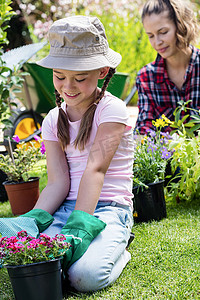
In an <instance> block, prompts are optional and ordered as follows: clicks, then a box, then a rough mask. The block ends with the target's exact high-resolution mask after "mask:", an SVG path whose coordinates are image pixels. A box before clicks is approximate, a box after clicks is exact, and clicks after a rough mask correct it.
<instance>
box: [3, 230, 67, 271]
mask: <svg viewBox="0 0 200 300" xmlns="http://www.w3.org/2000/svg"><path fill="white" fill-rule="evenodd" d="M65 240H66V238H65V236H64V235H56V236H55V237H53V238H51V237H49V236H47V235H46V234H40V236H39V237H38V238H34V237H32V236H28V234H27V232H26V231H25V230H22V231H20V232H18V234H17V237H14V236H12V237H2V238H0V264H1V265H4V266H5V265H13V266H17V265H26V264H32V263H37V262H42V261H48V260H51V259H55V258H58V257H60V256H62V255H64V254H65V252H66V251H67V250H68V249H69V247H70V245H69V243H67V242H65Z"/></svg>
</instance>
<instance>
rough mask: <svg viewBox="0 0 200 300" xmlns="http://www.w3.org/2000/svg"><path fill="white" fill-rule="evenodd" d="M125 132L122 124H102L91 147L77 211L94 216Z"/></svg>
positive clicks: (78, 198) (82, 179)
mask: <svg viewBox="0 0 200 300" xmlns="http://www.w3.org/2000/svg"><path fill="white" fill-rule="evenodd" d="M124 130H125V125H124V124H121V123H114V122H109V123H102V124H101V125H100V126H99V128H98V130H97V134H96V137H95V140H94V143H93V145H92V147H91V150H90V153H89V157H88V161H87V166H86V169H85V171H84V173H83V176H82V178H81V182H80V186H79V191H78V197H77V201H76V206H75V209H77V210H83V211H85V212H87V213H89V214H93V213H94V210H95V208H96V205H97V202H98V200H99V197H100V194H101V190H102V187H103V183H104V176H105V174H106V172H107V169H108V167H109V165H110V162H111V160H112V158H113V156H114V154H115V152H116V150H117V148H118V146H119V143H120V140H121V138H122V135H123V133H124Z"/></svg>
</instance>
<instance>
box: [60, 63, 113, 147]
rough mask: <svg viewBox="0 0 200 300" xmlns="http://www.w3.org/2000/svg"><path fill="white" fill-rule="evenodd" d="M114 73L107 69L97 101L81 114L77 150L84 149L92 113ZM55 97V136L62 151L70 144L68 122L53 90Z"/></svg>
mask: <svg viewBox="0 0 200 300" xmlns="http://www.w3.org/2000/svg"><path fill="white" fill-rule="evenodd" d="M115 71H116V70H115V69H113V68H110V69H109V71H108V74H107V76H106V78H105V80H104V83H103V86H102V88H101V91H100V93H99V95H98V96H97V99H96V100H95V101H94V102H93V103H92V104H91V105H90V106H89V107H88V109H87V110H86V112H85V113H84V114H83V117H82V119H81V124H80V128H79V132H78V134H77V137H76V139H75V141H74V145H75V147H78V149H79V150H83V149H84V147H85V145H86V143H87V141H88V139H89V137H90V134H91V129H92V123H93V118H94V113H95V111H96V108H97V105H98V103H99V101H100V100H101V99H102V98H103V96H104V94H105V91H106V89H107V87H108V84H109V82H110V80H111V78H112V77H113V75H114V73H115ZM55 95H56V105H57V106H58V108H59V114H58V122H57V136H58V139H59V141H60V144H61V147H62V149H63V151H64V149H65V147H66V146H67V145H69V143H70V135H69V121H68V117H67V114H66V113H65V112H64V110H63V109H62V108H61V103H62V99H61V97H60V94H59V93H58V91H57V90H55Z"/></svg>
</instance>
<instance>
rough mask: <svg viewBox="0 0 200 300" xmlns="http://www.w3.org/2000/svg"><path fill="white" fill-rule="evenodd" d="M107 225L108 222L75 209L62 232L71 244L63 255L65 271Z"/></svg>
mask: <svg viewBox="0 0 200 300" xmlns="http://www.w3.org/2000/svg"><path fill="white" fill-rule="evenodd" d="M105 227H106V224H105V223H104V222H103V221H101V220H99V219H97V218H96V217H94V216H92V215H90V214H88V213H86V212H84V211H81V210H74V211H73V212H72V213H71V215H70V217H69V218H68V220H67V223H66V225H65V226H64V227H63V228H62V230H61V234H63V235H64V236H65V237H66V242H68V243H70V244H71V247H70V248H69V249H68V250H67V252H66V253H65V255H64V257H63V261H62V268H63V271H64V272H65V271H66V270H67V269H68V268H69V267H70V266H71V265H72V264H73V263H74V262H75V261H76V260H78V259H79V258H80V257H81V256H82V255H83V254H84V253H85V251H86V250H87V248H88V247H89V245H90V243H91V242H92V240H93V239H94V238H95V237H96V236H97V235H98V234H99V233H100V232H101V231H102V230H103V229H104V228H105Z"/></svg>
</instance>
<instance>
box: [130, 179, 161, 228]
mask: <svg viewBox="0 0 200 300" xmlns="http://www.w3.org/2000/svg"><path fill="white" fill-rule="evenodd" d="M147 185H148V187H149V188H148V189H145V188H144V190H143V191H142V190H141V188H139V190H138V187H134V188H133V194H134V198H133V207H134V213H133V216H134V222H135V223H138V222H148V221H152V220H156V221H159V220H161V219H163V218H166V215H167V213H166V204H165V195H164V181H159V182H156V183H150V184H147Z"/></svg>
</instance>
